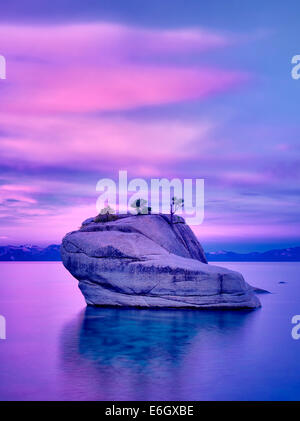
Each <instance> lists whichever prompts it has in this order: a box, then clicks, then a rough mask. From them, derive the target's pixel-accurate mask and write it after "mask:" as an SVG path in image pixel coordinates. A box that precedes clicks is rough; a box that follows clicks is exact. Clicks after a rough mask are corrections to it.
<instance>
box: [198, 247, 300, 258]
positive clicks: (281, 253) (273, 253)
mask: <svg viewBox="0 0 300 421" xmlns="http://www.w3.org/2000/svg"><path fill="white" fill-rule="evenodd" d="M205 254H206V257H207V260H208V261H209V262H300V247H291V248H287V249H276V250H269V251H265V252H263V253H259V252H252V253H235V252H233V251H216V252H210V253H205Z"/></svg>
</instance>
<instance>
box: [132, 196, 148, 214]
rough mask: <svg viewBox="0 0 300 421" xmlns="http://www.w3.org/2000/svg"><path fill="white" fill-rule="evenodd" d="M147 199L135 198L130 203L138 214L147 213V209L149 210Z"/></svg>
mask: <svg viewBox="0 0 300 421" xmlns="http://www.w3.org/2000/svg"><path fill="white" fill-rule="evenodd" d="M146 204H147V200H145V199H137V200H135V201H134V202H132V203H131V205H130V206H131V207H132V208H133V209H135V210H136V211H137V214H138V215H142V214H147V213H149V210H150V212H151V208H150V207H148V206H146Z"/></svg>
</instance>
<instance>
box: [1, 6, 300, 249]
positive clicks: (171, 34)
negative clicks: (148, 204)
mask: <svg viewBox="0 0 300 421" xmlns="http://www.w3.org/2000/svg"><path fill="white" fill-rule="evenodd" d="M261 3H262V2H261V1H256V0H252V1H250V0H245V1H244V2H243V5H242V6H241V2H240V1H232V0H231V1H230V0H229V1H226V2H224V1H222V0H219V1H210V2H204V1H199V0H190V1H189V2H186V1H181V0H165V1H163V2H162V1H158V0H152V1H151V2H141V1H138V0H134V1H132V0H127V1H126V2H125V1H121V0H115V1H113V2H112V1H99V0H98V1H96V0H94V1H92V0H91V1H88V2H87V1H79V0H72V1H71V0H59V1H58V0H54V1H52V2H41V1H38V0H35V1H34V0H11V1H10V2H5V3H3V4H1V6H0V54H1V55H3V56H4V57H5V58H6V63H7V69H6V73H7V78H6V80H0V244H24V243H26V244H28V243H30V244H40V245H46V244H51V243H57V244H58V243H60V241H61V239H62V237H63V235H64V234H65V233H66V232H68V231H72V230H74V229H77V228H78V227H79V226H80V225H81V222H82V221H83V220H84V219H86V218H87V217H89V216H93V215H95V214H96V213H97V212H96V200H97V198H98V196H99V193H98V192H96V184H97V181H98V180H99V179H101V178H104V177H105V178H107V177H109V178H113V179H117V177H118V171H119V170H127V171H128V177H129V178H135V177H142V178H145V179H146V180H150V179H151V178H162V177H166V178H169V179H172V178H173V177H177V178H180V179H184V178H193V179H195V178H203V179H204V180H205V218H204V222H203V223H202V224H201V225H199V226H194V227H192V229H193V230H194V232H195V233H196V235H197V236H198V238H199V240H200V241H201V243H202V244H203V245H204V247H205V249H206V250H208V251H212V250H220V249H227V250H233V251H240V252H244V251H254V250H257V251H262V250H267V249H270V248H277V247H290V246H296V245H300V235H299V234H300V229H299V219H300V218H299V214H300V212H299V211H300V203H299V193H300V185H299V175H300V142H299V133H300V130H299V126H300V121H299V104H300V79H299V80H294V79H292V77H291V69H292V64H291V59H292V57H293V56H294V55H296V54H300V28H299V24H298V17H299V13H300V4H299V2H297V1H286V2H281V4H275V3H279V2H273V1H265V2H263V4H261Z"/></svg>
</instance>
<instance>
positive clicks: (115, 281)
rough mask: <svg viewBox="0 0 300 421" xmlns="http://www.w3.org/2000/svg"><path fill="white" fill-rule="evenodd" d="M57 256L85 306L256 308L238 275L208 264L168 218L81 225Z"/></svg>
mask: <svg viewBox="0 0 300 421" xmlns="http://www.w3.org/2000/svg"><path fill="white" fill-rule="evenodd" d="M61 256H62V261H63V264H64V265H65V267H66V268H67V269H68V270H69V271H70V272H71V273H72V275H73V276H74V277H75V278H76V279H78V281H79V288H80V289H81V291H82V293H83V295H84V297H85V299H86V302H87V304H91V305H110V306H134V307H190V308H256V307H259V306H260V302H259V300H258V298H257V297H256V296H255V294H254V292H253V288H252V287H251V286H250V285H248V284H247V283H246V282H245V281H244V278H243V276H242V275H241V274H240V273H238V272H233V271H231V270H228V269H225V268H221V267H218V266H212V265H209V264H207V261H206V258H205V255H204V252H203V249H202V247H201V245H200V243H199V242H198V240H197V238H196V237H195V235H194V234H193V232H192V230H191V229H190V228H189V227H188V226H187V225H186V224H185V222H184V219H183V218H179V217H177V218H176V221H175V223H173V224H171V222H170V218H169V216H168V215H122V216H120V217H118V219H116V220H113V221H109V222H94V218H89V219H88V220H86V221H85V222H84V223H83V224H82V227H81V228H80V229H79V230H78V231H73V232H71V233H69V234H67V235H66V236H65V237H64V239H63V242H62V246H61Z"/></svg>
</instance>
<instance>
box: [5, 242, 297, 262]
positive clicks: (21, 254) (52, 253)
mask: <svg viewBox="0 0 300 421" xmlns="http://www.w3.org/2000/svg"><path fill="white" fill-rule="evenodd" d="M59 249H60V246H59V245H57V244H52V245H50V246H48V247H39V246H33V245H23V246H0V261H2V262H3V261H15V262H26V261H28V262H32V261H34V262H43V261H44V262H45V261H46V262H51V261H52V262H56V261H60V260H61V258H60V252H59ZM205 254H206V257H207V260H208V261H209V262H300V247H291V248H286V249H277V250H270V251H266V252H264V253H259V252H253V253H235V252H233V251H215V252H209V253H205Z"/></svg>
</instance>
